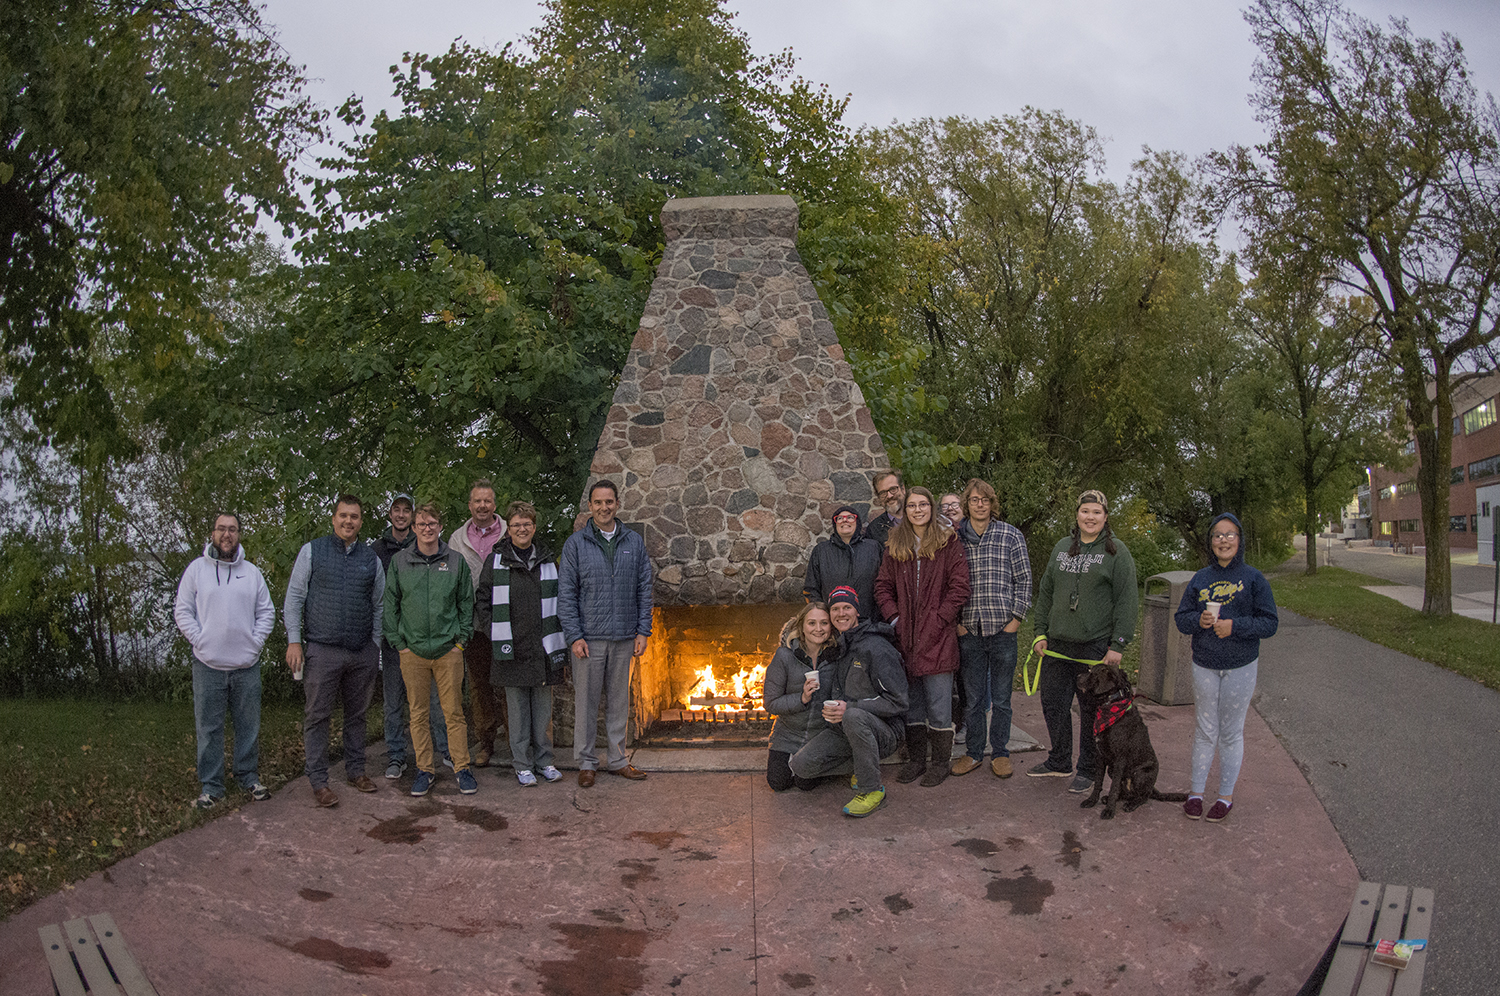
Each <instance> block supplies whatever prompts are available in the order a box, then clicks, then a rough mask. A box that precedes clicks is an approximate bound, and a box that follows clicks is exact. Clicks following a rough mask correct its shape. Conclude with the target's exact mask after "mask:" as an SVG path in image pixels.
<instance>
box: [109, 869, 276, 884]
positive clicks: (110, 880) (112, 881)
mask: <svg viewBox="0 0 1500 996" xmlns="http://www.w3.org/2000/svg"><path fill="white" fill-rule="evenodd" d="M246 870H247V871H248V870H249V869H246ZM104 881H106V882H108V883H109V884H110V885H114V884H115V877H114V876H113V875H111V874H110V873H109V869H108V868H106V869H104Z"/></svg>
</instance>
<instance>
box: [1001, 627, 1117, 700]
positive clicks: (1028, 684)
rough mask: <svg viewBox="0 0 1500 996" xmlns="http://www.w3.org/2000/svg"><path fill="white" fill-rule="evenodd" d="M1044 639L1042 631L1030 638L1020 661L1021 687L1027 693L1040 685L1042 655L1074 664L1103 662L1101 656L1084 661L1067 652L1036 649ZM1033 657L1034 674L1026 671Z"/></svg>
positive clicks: (1030, 692)
mask: <svg viewBox="0 0 1500 996" xmlns="http://www.w3.org/2000/svg"><path fill="white" fill-rule="evenodd" d="M1045 639H1047V636H1046V634H1045V633H1044V634H1042V635H1041V636H1039V637H1037V638H1036V639H1035V640H1032V641H1031V650H1030V652H1028V653H1027V654H1026V659H1025V660H1024V661H1022V662H1021V687H1022V689H1024V690H1025V692H1026V694H1027V695H1035V694H1036V690H1037V689H1038V688H1039V687H1041V684H1042V658H1043V657H1056V658H1057V659H1058V660H1060V661H1072V662H1073V663H1074V664H1087V665H1088V666H1089V667H1096V666H1098V665H1100V664H1103V663H1104V658H1102V657H1101V658H1099V659H1098V660H1096V661H1086V660H1080V659H1079V658H1077V657H1069V656H1068V655H1067V654H1060V653H1058V652H1057V651H1055V650H1042V651H1038V650H1037V649H1036V645H1037V644H1038V643H1041V642H1042V641H1043V640H1045ZM1033 657H1035V658H1036V674H1034V675H1033V674H1031V673H1030V672H1029V671H1028V668H1030V667H1031V659H1032V658H1033Z"/></svg>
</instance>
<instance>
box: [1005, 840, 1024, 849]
mask: <svg viewBox="0 0 1500 996" xmlns="http://www.w3.org/2000/svg"><path fill="white" fill-rule="evenodd" d="M1025 844H1026V838H1024V837H1006V838H1005V846H1006V847H1008V848H1010V849H1011V850H1012V851H1019V850H1020V849H1021V848H1022V847H1024V846H1025Z"/></svg>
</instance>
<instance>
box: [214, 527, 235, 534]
mask: <svg viewBox="0 0 1500 996" xmlns="http://www.w3.org/2000/svg"><path fill="white" fill-rule="evenodd" d="M239 531H240V527H239V526H214V532H216V533H237V532H239Z"/></svg>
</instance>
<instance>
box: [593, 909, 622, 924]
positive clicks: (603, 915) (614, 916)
mask: <svg viewBox="0 0 1500 996" xmlns="http://www.w3.org/2000/svg"><path fill="white" fill-rule="evenodd" d="M589 912H590V913H592V914H594V917H595V919H599V920H603V921H604V922H605V923H624V922H625V918H624V917H623V916H621V915H620V914H618V913H614V912H611V911H610V910H589Z"/></svg>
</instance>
